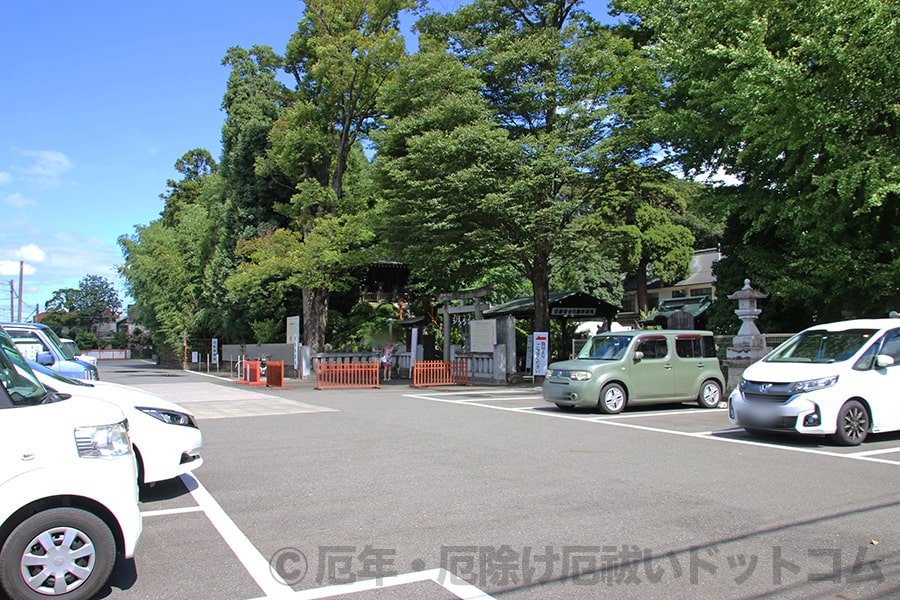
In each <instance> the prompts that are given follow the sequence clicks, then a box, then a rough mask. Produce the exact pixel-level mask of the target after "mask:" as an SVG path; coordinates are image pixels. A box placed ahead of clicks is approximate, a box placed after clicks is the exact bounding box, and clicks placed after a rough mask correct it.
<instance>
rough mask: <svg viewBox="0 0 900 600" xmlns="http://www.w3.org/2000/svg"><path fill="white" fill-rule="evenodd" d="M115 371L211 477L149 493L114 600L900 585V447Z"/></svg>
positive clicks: (711, 415) (514, 392)
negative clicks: (184, 432) (164, 418)
mask: <svg viewBox="0 0 900 600" xmlns="http://www.w3.org/2000/svg"><path fill="white" fill-rule="evenodd" d="M101 367H104V365H101ZM101 372H102V373H103V376H104V378H106V379H108V380H111V381H117V382H121V383H129V384H134V385H138V386H139V387H142V388H144V389H148V390H151V391H153V392H154V393H157V394H160V395H162V396H163V397H166V398H168V399H171V400H173V401H176V402H178V403H181V404H183V405H185V406H186V407H188V408H190V409H191V410H192V411H194V412H196V413H197V415H198V420H199V422H200V426H201V429H202V430H203V433H204V450H203V453H204V458H205V463H204V465H203V466H202V467H201V468H200V469H199V470H198V471H196V472H195V473H193V475H189V476H185V477H183V478H182V479H181V480H173V481H169V482H164V483H162V484H158V485H157V486H155V487H153V488H152V489H150V490H147V491H145V492H144V493H143V495H142V506H141V508H142V512H143V515H144V528H145V530H144V537H143V539H142V540H141V546H140V548H139V552H138V555H137V556H136V558H135V559H134V560H133V561H129V562H127V563H125V564H119V565H118V566H117V568H116V571H115V574H114V578H113V580H112V583H111V589H110V591H109V595H108V597H109V598H111V599H113V600H116V599H124V600H133V599H148V600H149V599H152V598H167V599H171V600H179V599H191V600H207V599H208V600H257V599H258V600H262V599H263V598H266V599H268V598H284V599H285V600H288V599H290V600H299V599H301V598H302V599H310V600H313V599H318V598H344V599H347V600H374V599H379V600H380V599H385V598H390V599H401V600H402V599H405V598H410V599H413V598H414V599H417V600H421V599H424V600H431V599H432V598H433V599H435V600H452V599H456V598H472V599H475V598H483V599H489V598H501V597H502V598H515V599H516V600H531V599H534V600H537V599H541V600H543V599H545V598H547V597H554V598H573V599H574V598H584V597H588V596H590V597H598V596H610V597H617V598H641V599H644V598H666V599H669V598H695V597H721V598H738V597H763V596H771V595H779V594H781V595H784V596H790V597H812V596H818V597H835V594H843V595H845V596H846V597H860V598H862V597H878V595H879V594H881V596H880V597H889V596H890V595H891V593H892V590H893V591H896V587H895V586H896V581H898V580H900V542H898V540H900V501H897V500H896V498H897V497H898V495H900V484H898V483H897V477H896V476H895V474H893V473H894V472H893V471H892V468H893V467H895V466H897V465H900V436H875V437H874V438H872V440H871V441H870V442H868V443H866V444H865V445H863V446H861V447H857V448H838V447H835V446H831V445H829V444H828V443H826V442H824V441H822V440H805V439H804V440H798V439H795V438H771V439H765V440H759V439H753V438H750V437H749V436H747V435H746V434H745V433H744V432H743V431H742V430H739V429H735V428H734V427H732V426H731V425H730V423H729V422H728V419H727V416H726V412H725V410H724V409H701V408H699V407H696V406H691V405H688V404H685V405H683V406H674V407H673V406H671V405H669V406H662V407H648V408H642V409H640V410H627V411H625V412H624V413H621V414H618V415H602V414H600V413H597V412H594V411H588V410H574V411H568V412H567V411H562V410H559V409H558V408H557V407H555V406H553V405H551V404H547V403H545V402H543V400H542V398H541V394H540V389H539V388H535V387H531V386H526V387H520V388H475V387H472V388H439V389H424V390H423V389H418V390H417V389H413V388H410V387H408V386H406V385H394V386H391V387H383V388H381V389H378V390H350V391H328V392H322V391H315V390H313V389H312V385H311V383H310V382H302V383H298V384H295V385H294V386H293V387H292V388H291V389H288V390H269V389H266V388H256V389H248V388H246V387H244V386H238V385H236V384H235V383H233V382H230V381H223V380H221V379H216V378H214V377H209V376H206V375H200V374H192V373H182V372H177V371H176V372H172V371H165V370H158V369H153V368H149V367H146V366H137V365H134V364H127V365H126V364H125V363H122V364H113V365H105V369H101ZM206 407H209V408H208V409H207V408H206ZM203 411H207V412H203ZM849 459H852V460H849ZM885 469H887V470H885ZM836 482H840V484H839V485H835V484H836ZM823 557H824V558H823ZM826 559H828V560H826ZM829 561H830V562H829ZM826 563H827V564H826ZM751 564H752V565H753V567H754V568H750V565H751ZM835 565H837V566H835ZM829 568H834V569H836V570H832V571H829V570H828V569H829ZM825 575H829V576H830V579H829V578H828V577H825ZM0 597H2V595H0Z"/></svg>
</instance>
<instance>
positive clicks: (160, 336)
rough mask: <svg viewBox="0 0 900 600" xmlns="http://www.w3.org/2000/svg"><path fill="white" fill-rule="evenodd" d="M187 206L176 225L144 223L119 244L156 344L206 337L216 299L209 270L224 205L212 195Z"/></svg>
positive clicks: (124, 272)
mask: <svg viewBox="0 0 900 600" xmlns="http://www.w3.org/2000/svg"><path fill="white" fill-rule="evenodd" d="M203 198H204V196H203V195H202V194H201V201H200V202H198V203H195V204H187V205H183V206H181V207H180V208H179V210H178V211H177V216H176V218H175V219H174V221H175V222H174V223H173V225H171V226H169V225H167V224H166V223H165V222H164V219H162V218H161V219H158V220H156V221H153V222H152V223H150V224H149V225H146V226H139V227H137V228H136V232H135V233H134V234H133V235H130V236H121V237H120V238H119V245H120V247H121V248H122V253H123V255H124V258H125V263H124V264H123V265H122V266H121V267H120V268H119V272H120V274H121V275H122V276H123V277H124V279H125V281H126V282H127V285H128V289H129V292H130V295H131V296H132V297H133V298H134V299H135V302H136V304H137V306H138V311H139V314H140V321H141V323H142V324H143V325H145V326H146V327H148V328H149V329H150V331H151V332H152V335H153V341H154V343H155V344H157V346H160V347H169V348H174V347H178V346H179V345H180V342H181V340H183V339H190V338H193V337H206V336H207V333H208V331H209V329H208V324H209V322H210V312H211V311H212V308H213V307H212V303H211V302H210V301H209V298H208V294H207V293H206V287H205V272H206V270H207V268H208V265H209V264H210V261H211V257H212V255H213V253H214V251H215V239H216V234H217V231H218V223H220V222H221V215H222V210H223V207H222V205H221V204H218V203H217V202H216V198H217V195H216V194H212V199H211V201H210V202H206V201H204V200H203Z"/></svg>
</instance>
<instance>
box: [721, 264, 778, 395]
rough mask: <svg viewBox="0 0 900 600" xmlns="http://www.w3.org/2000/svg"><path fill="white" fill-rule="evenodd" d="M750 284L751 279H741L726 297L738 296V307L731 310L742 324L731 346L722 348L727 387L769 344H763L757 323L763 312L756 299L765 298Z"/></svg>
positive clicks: (734, 297) (738, 377)
mask: <svg viewBox="0 0 900 600" xmlns="http://www.w3.org/2000/svg"><path fill="white" fill-rule="evenodd" d="M768 297H769V296H768V294H763V293H762V292H760V291H758V290H754V289H753V288H752V287H750V280H749V279H745V280H744V287H743V288H741V289H739V290H738V291H736V292H735V293H733V294H731V295H729V296H728V299H729V300H737V302H738V308H737V310H736V311H734V314H736V315H737V316H738V318H739V319H740V320H741V328H740V330H739V331H738V333H737V335H736V336H734V340H733V341H732V343H731V346H729V347H728V348H726V349H725V361H724V366H725V368H726V371H727V373H728V375H727V377H728V382H727V386H728V389H733V388H734V387H735V386H736V385H737V384H738V383H739V382H740V379H741V373H743V371H744V369H746V368H747V367H748V366H750V364H751V363H753V362H754V361H756V360H758V359H760V358H762V357H763V356H765V355H766V354H767V353H768V352H769V351H771V350H772V348H770V347H768V346H766V341H765V337H764V336H763V335H762V334H761V333H760V332H759V329H758V328H757V327H756V319H757V318H758V317H759V315H760V313H761V312H762V311H761V310H760V309H758V308H757V307H756V302H757V301H758V300H762V299H764V298H768Z"/></svg>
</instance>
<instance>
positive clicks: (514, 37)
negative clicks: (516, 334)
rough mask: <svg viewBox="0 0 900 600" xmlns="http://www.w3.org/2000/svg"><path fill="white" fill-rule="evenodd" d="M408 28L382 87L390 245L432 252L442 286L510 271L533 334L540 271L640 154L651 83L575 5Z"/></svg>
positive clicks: (465, 13)
mask: <svg viewBox="0 0 900 600" xmlns="http://www.w3.org/2000/svg"><path fill="white" fill-rule="evenodd" d="M418 27H419V29H420V31H421V32H422V38H421V43H422V47H423V51H422V52H420V56H417V57H416V58H415V59H414V60H413V61H411V62H410V64H409V65H408V66H407V67H406V70H405V71H404V72H403V78H402V79H401V80H400V81H399V82H398V83H397V84H396V85H395V87H393V88H391V94H389V96H390V98H389V100H388V101H387V105H386V107H387V109H388V112H389V114H390V117H391V118H390V119H389V120H388V122H387V124H386V133H385V135H384V137H383V138H382V139H381V141H380V144H379V155H378V160H379V162H380V163H381V167H382V170H383V173H384V179H385V181H386V182H387V188H388V191H387V192H386V198H385V199H386V201H387V202H386V205H385V212H387V213H389V214H391V215H395V216H396V217H395V218H396V219H397V221H399V222H400V227H399V228H398V229H397V230H396V231H397V232H402V233H401V235H402V236H403V239H399V238H400V236H398V235H397V233H394V236H395V238H398V239H397V241H398V242H400V241H402V242H403V243H404V244H406V245H407V246H411V247H410V248H409V250H407V251H408V252H416V253H418V255H419V256H423V255H426V253H428V252H429V248H433V249H435V250H436V252H435V253H436V254H438V255H439V256H441V257H442V258H443V259H444V260H447V261H449V262H450V264H449V265H448V266H447V267H446V268H444V269H441V271H440V272H443V273H445V274H446V275H447V276H450V275H453V274H454V272H455V274H456V275H463V274H464V273H465V272H466V271H467V270H468V272H469V275H470V279H471V277H472V275H474V274H473V273H472V272H471V271H472V269H478V268H480V267H482V266H483V265H485V264H490V263H494V264H513V265H515V266H516V268H517V269H518V270H519V272H520V273H521V274H522V275H523V276H524V277H526V278H527V279H528V280H529V281H530V282H531V285H532V288H533V292H534V297H535V319H534V327H535V329H536V330H547V328H548V327H549V285H550V278H551V270H552V265H553V264H554V262H553V261H552V260H551V259H552V257H554V256H558V255H562V254H564V253H566V252H569V251H570V250H571V247H572V243H573V238H574V235H575V234H576V232H577V222H578V220H579V219H580V218H582V217H583V216H584V215H586V214H590V213H591V212H592V211H594V210H596V209H597V207H599V206H602V205H603V204H604V203H605V202H607V201H611V200H612V199H614V195H613V196H612V197H611V196H610V195H609V193H608V192H609V190H608V189H607V188H606V187H605V186H604V185H603V180H604V178H605V177H606V176H607V175H608V174H609V173H610V172H611V171H614V170H615V169H616V168H617V167H618V166H620V165H623V164H630V163H631V162H632V161H633V160H634V159H636V158H638V157H639V156H641V155H642V154H643V153H644V152H645V151H646V150H647V149H648V147H649V145H650V144H649V141H648V139H647V138H645V137H642V132H643V130H642V129H640V128H637V127H634V120H635V118H636V117H639V116H641V115H643V114H645V113H646V112H647V111H648V110H651V109H652V106H653V104H654V102H655V100H654V97H655V94H656V93H657V85H658V80H657V78H656V73H655V72H654V71H653V70H652V69H650V68H649V66H648V63H647V62H646V61H645V60H644V58H643V57H642V56H641V55H640V53H639V52H637V51H635V49H634V47H633V45H632V43H631V41H630V40H628V39H625V38H621V37H618V36H617V35H615V34H614V33H613V32H612V31H611V30H610V29H609V28H607V27H604V26H601V25H599V24H598V23H596V22H595V21H594V20H593V19H591V18H590V16H589V15H588V14H587V13H585V12H584V11H582V10H581V9H580V8H579V2H577V1H566V0H536V1H535V0H532V1H529V2H526V3H524V4H523V3H516V2H511V1H509V0H476V1H475V2H473V3H471V4H468V5H466V6H464V7H462V8H460V9H459V10H457V11H456V12H455V13H452V14H449V15H438V14H430V15H427V16H426V17H424V18H423V19H422V20H420V22H419V23H418ZM444 50H449V52H450V54H451V55H452V57H453V58H454V59H455V60H456V61H458V62H459V66H457V67H454V66H453V65H452V64H451V63H450V59H448V58H446V57H442V55H441V52H442V51H444ZM416 223H418V227H419V228H420V229H419V232H418V233H416V231H415V230H414V227H415V224H416ZM408 233H409V234H410V235H407V234H408ZM429 237H431V238H433V239H434V245H433V246H429V245H428V238H429ZM448 251H449V252H448ZM434 262H435V261H429V260H428V259H427V258H426V259H425V264H426V265H428V266H429V267H430V266H431V265H432V264H433V263H434Z"/></svg>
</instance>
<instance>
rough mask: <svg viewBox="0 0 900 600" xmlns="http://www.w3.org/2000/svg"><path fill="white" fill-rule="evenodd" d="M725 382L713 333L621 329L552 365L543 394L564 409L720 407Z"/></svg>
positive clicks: (609, 410)
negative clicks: (683, 404)
mask: <svg viewBox="0 0 900 600" xmlns="http://www.w3.org/2000/svg"><path fill="white" fill-rule="evenodd" d="M723 382H724V378H723V376H722V370H721V369H720V368H719V361H718V359H717V358H716V343H715V339H714V338H713V334H712V332H711V331H688V330H668V329H666V330H642V331H622V332H618V333H603V334H600V335H596V336H594V337H592V338H591V339H590V340H588V341H587V343H586V344H585V345H584V346H583V347H582V348H581V351H580V352H579V353H578V356H577V357H576V358H574V359H572V360H566V361H562V362H555V363H552V364H551V365H550V367H549V369H548V370H547V375H546V377H545V379H544V385H543V393H544V400H546V401H547V402H552V403H553V404H556V405H557V406H558V407H560V408H562V409H571V408H573V407H575V406H585V407H595V406H596V407H597V408H599V409H600V411H601V412H604V413H607V414H614V413H618V412H621V411H622V410H623V409H624V408H625V407H626V406H627V405H636V404H662V403H669V402H672V403H681V402H688V401H695V402H697V403H698V404H699V405H700V406H702V407H705V408H715V407H717V406H718V405H719V402H721V401H722V388H723V385H724V383H723Z"/></svg>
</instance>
